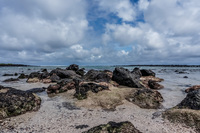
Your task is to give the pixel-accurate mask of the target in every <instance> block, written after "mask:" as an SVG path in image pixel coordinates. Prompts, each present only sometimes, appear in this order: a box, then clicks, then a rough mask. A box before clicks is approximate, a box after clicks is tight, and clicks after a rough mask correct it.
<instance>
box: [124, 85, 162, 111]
mask: <svg viewBox="0 0 200 133" xmlns="http://www.w3.org/2000/svg"><path fill="white" fill-rule="evenodd" d="M127 100H128V101H130V102H132V103H134V104H136V105H138V106H139V107H141V108H146V109H158V108H161V107H162V105H161V102H163V97H162V95H161V94H160V93H159V92H158V91H153V90H150V89H140V90H138V91H137V92H136V93H133V94H131V95H130V96H129V97H128V98H127Z"/></svg>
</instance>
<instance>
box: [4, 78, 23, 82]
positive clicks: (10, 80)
mask: <svg viewBox="0 0 200 133" xmlns="http://www.w3.org/2000/svg"><path fill="white" fill-rule="evenodd" d="M13 81H19V79H18V78H9V79H6V80H4V81H3V82H13Z"/></svg>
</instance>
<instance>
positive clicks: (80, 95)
mask: <svg viewBox="0 0 200 133" xmlns="http://www.w3.org/2000/svg"><path fill="white" fill-rule="evenodd" d="M75 82H76V93H75V94H74V96H75V97H76V98H77V99H78V100H82V99H86V98H87V92H88V91H92V92H93V93H98V92H99V91H102V90H108V89H109V87H108V86H106V85H102V84H98V83H92V82H80V81H77V80H76V81H75Z"/></svg>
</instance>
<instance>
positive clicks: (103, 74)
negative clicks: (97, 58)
mask: <svg viewBox="0 0 200 133" xmlns="http://www.w3.org/2000/svg"><path fill="white" fill-rule="evenodd" d="M111 78H112V72H111V71H109V70H104V71H98V70H89V71H88V72H87V73H86V74H85V75H84V79H85V80H86V81H95V82H109V81H110V80H111Z"/></svg>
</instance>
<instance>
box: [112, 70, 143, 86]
mask: <svg viewBox="0 0 200 133" xmlns="http://www.w3.org/2000/svg"><path fill="white" fill-rule="evenodd" d="M112 80H114V81H116V82H117V83H119V84H120V85H125V86H129V87H135V88H142V87H143V86H142V85H141V84H140V79H139V78H138V76H135V75H134V74H133V73H131V72H130V71H129V70H128V69H124V68H115V70H114V71H113V76H112Z"/></svg>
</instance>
